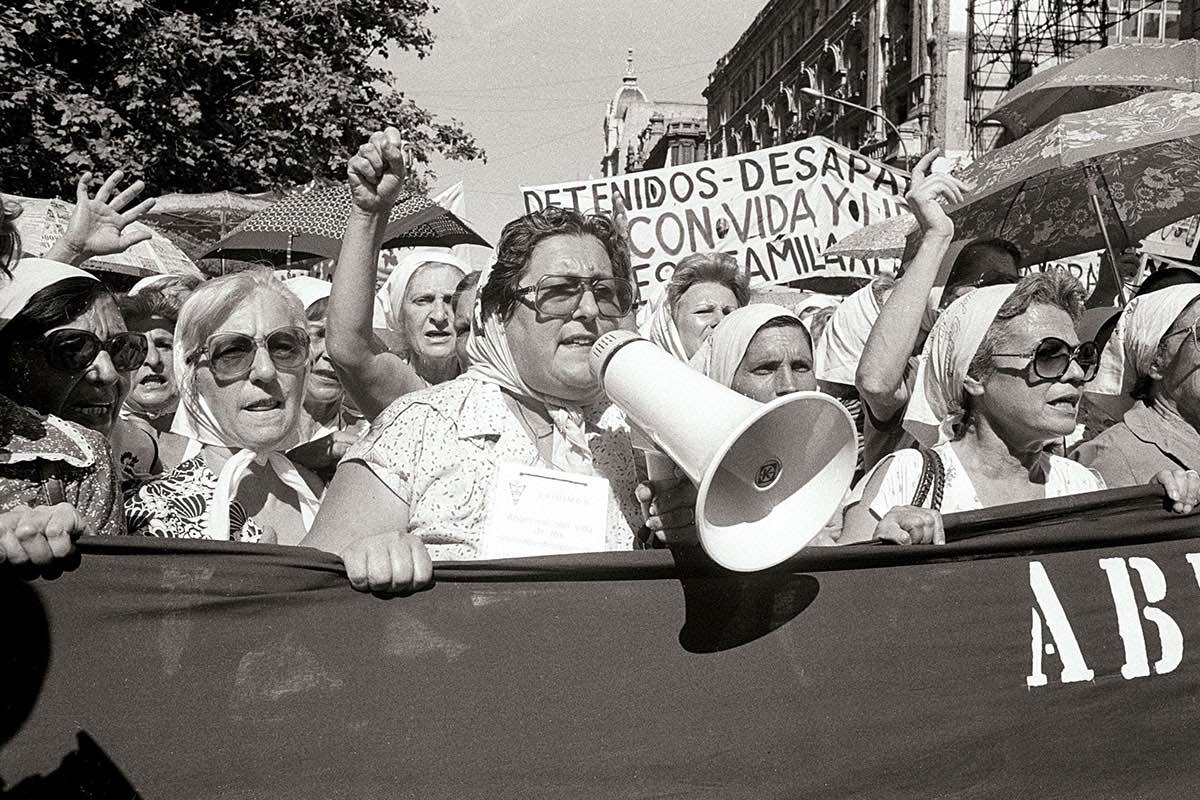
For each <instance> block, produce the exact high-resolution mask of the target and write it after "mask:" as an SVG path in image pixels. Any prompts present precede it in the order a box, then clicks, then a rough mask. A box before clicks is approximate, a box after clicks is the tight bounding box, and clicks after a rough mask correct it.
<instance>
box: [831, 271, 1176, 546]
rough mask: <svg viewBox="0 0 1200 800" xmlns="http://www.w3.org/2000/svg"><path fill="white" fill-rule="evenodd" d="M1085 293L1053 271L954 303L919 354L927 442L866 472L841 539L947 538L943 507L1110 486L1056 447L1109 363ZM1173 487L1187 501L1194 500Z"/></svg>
mask: <svg viewBox="0 0 1200 800" xmlns="http://www.w3.org/2000/svg"><path fill="white" fill-rule="evenodd" d="M1083 298H1084V291H1083V287H1082V286H1081V285H1080V284H1079V282H1078V281H1077V280H1075V278H1073V277H1071V276H1070V275H1068V274H1066V273H1064V272H1044V273H1034V274H1032V275H1028V276H1026V277H1025V278H1022V279H1021V281H1020V282H1019V283H1017V284H1016V285H1015V286H1013V285H1002V286H989V287H984V288H980V289H976V290H975V291H973V292H971V293H969V294H967V295H964V296H963V297H960V298H959V299H957V300H955V301H954V302H953V303H951V304H950V306H949V307H947V309H946V310H945V311H944V312H943V313H942V315H941V316H940V317H939V318H938V321H937V323H935V324H934V326H933V330H932V331H931V332H930V335H929V338H928V340H926V342H925V347H924V349H923V351H922V353H921V356H920V358H919V359H918V366H917V378H916V383H915V385H914V388H913V393H912V396H911V399H910V400H909V404H908V409H907V411H906V412H905V416H904V427H905V430H906V431H908V432H909V433H910V434H912V435H913V436H914V437H915V438H916V439H917V441H918V442H919V443H920V444H921V449H909V450H901V451H898V452H896V453H893V454H892V455H890V456H888V457H886V458H884V459H883V460H882V461H880V462H879V464H878V465H877V466H876V467H875V469H874V470H872V471H871V472H870V473H869V474H868V475H867V476H866V477H865V478H864V479H863V480H862V482H860V484H859V486H858V487H856V488H855V491H854V492H853V493H852V495H851V502H850V503H849V504H848V505H847V510H846V515H845V528H844V531H843V535H842V536H841V538H840V539H839V543H841V544H849V543H854V542H860V541H867V540H870V539H872V538H874V539H882V540H888V541H893V542H897V543H900V544H910V543H912V544H930V543H941V541H942V540H943V534H942V526H941V520H940V514H942V513H949V512H955V511H968V510H972V509H978V508H986V507H989V506H996V505H1002V504H1005V503H1015V502H1020V501H1023V500H1037V499H1042V498H1051V497H1064V496H1067V495H1072V494H1080V493H1084V492H1092V491H1098V490H1101V489H1103V488H1105V484H1104V481H1103V479H1102V478H1101V477H1100V476H1099V475H1098V474H1096V473H1095V472H1093V471H1092V470H1089V469H1087V468H1086V467H1084V466H1083V465H1081V464H1078V463H1076V462H1074V461H1071V460H1069V459H1066V458H1062V457H1060V456H1057V455H1054V454H1052V453H1051V452H1049V450H1048V446H1049V445H1051V444H1054V443H1056V442H1059V441H1060V440H1061V439H1062V438H1063V437H1064V436H1067V435H1069V434H1070V433H1071V432H1072V431H1074V429H1075V418H1076V412H1077V410H1078V407H1079V401H1080V398H1081V397H1082V395H1083V387H1084V384H1085V383H1086V382H1087V381H1089V380H1091V379H1092V378H1093V377H1095V375H1096V371H1097V369H1098V368H1099V365H1100V353H1099V351H1098V349H1097V348H1096V346H1095V344H1094V343H1092V342H1082V343H1081V342H1080V341H1079V339H1078V336H1077V335H1076V332H1075V325H1074V320H1075V319H1077V318H1078V317H1079V314H1080V313H1081V312H1082V308H1083ZM1171 483H1172V484H1174V481H1172V482H1171ZM1182 485H1183V486H1187V481H1186V480H1185V481H1184V482H1183V483H1182ZM1168 490H1169V492H1177V493H1178V490H1177V489H1175V488H1174V487H1173V486H1168ZM1172 497H1173V499H1177V500H1184V501H1185V502H1186V509H1187V510H1190V508H1191V506H1193V505H1195V503H1196V498H1195V497H1192V498H1191V499H1190V500H1188V499H1187V498H1176V497H1174V495H1172ZM1184 508H1185V505H1184V504H1177V506H1176V510H1178V511H1183V510H1184Z"/></svg>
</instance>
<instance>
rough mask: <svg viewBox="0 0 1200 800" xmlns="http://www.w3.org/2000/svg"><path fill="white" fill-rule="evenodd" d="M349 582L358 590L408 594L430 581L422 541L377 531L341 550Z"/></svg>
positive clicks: (427, 556) (427, 584)
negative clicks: (377, 532)
mask: <svg viewBox="0 0 1200 800" xmlns="http://www.w3.org/2000/svg"><path fill="white" fill-rule="evenodd" d="M341 555H342V563H343V564H345V565H346V575H347V577H349V578H350V585H351V586H353V587H354V588H355V589H357V590H358V591H360V592H373V593H377V594H408V593H410V592H417V591H420V590H421V589H426V588H428V587H429V586H431V585H432V584H433V562H432V561H431V560H430V559H429V551H428V550H426V549H425V543H424V542H422V541H421V540H420V539H419V538H417V537H416V536H413V535H412V534H408V533H399V534H397V533H379V534H376V535H374V536H368V537H366V538H364V539H359V540H358V541H356V542H354V543H353V544H351V545H350V546H349V547H347V548H346V549H345V550H343V551H342V553H341Z"/></svg>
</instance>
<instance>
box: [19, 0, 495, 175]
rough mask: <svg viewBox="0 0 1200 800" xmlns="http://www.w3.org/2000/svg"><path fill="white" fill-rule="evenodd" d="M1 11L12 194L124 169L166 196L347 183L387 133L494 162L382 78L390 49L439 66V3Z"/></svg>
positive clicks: (204, 0)
mask: <svg viewBox="0 0 1200 800" xmlns="http://www.w3.org/2000/svg"><path fill="white" fill-rule="evenodd" d="M0 6H2V7H0V187H3V190H4V191H6V192H12V193H16V194H24V195H29V196H40V197H45V196H54V195H59V194H62V193H63V192H64V191H69V190H70V187H71V186H72V184H73V182H74V180H75V178H76V176H78V174H79V173H80V172H81V171H83V170H93V171H95V172H107V171H109V170H112V169H115V168H122V169H125V170H127V171H128V172H129V173H131V174H132V175H133V176H136V177H140V178H142V179H143V180H145V181H146V183H147V184H148V186H149V189H150V191H151V192H156V193H158V192H169V191H184V192H201V191H215V190H219V189H232V190H236V191H248V192H252V191H261V190H264V189H272V188H284V187H287V186H290V185H294V184H297V183H304V182H307V181H309V180H310V179H312V178H318V179H322V178H326V179H333V180H341V179H342V177H343V176H344V170H345V159H346V157H347V156H348V154H350V153H351V152H353V151H354V150H355V149H356V148H357V147H358V146H359V145H360V144H361V143H362V142H363V140H364V138H365V136H366V135H367V134H368V133H369V132H370V131H372V130H376V129H378V128H380V127H382V126H384V125H389V124H390V125H395V126H396V127H397V128H399V129H400V130H401V132H402V133H403V134H404V135H405V138H406V139H408V140H410V141H412V142H413V144H414V151H415V153H416V158H417V160H418V161H420V162H424V163H426V164H427V163H428V161H429V158H430V156H432V155H433V154H434V153H439V154H441V155H443V156H445V157H447V158H452V159H474V158H481V157H483V152H482V150H480V149H479V147H478V146H477V145H476V143H475V140H474V138H473V137H472V136H471V135H470V134H469V133H467V132H466V131H464V130H463V128H462V126H461V125H460V124H458V123H457V122H454V121H449V122H446V121H441V120H439V119H437V118H436V117H435V116H434V115H433V114H431V113H430V112H428V111H426V110H425V109H423V108H421V107H420V106H418V105H417V104H416V103H414V102H413V101H412V100H411V99H409V98H407V97H406V96H405V95H404V93H403V92H402V91H401V90H400V89H398V88H396V83H395V82H396V76H395V75H393V74H391V73H390V72H389V71H388V70H387V69H386V68H385V67H384V66H383V64H384V56H385V55H386V53H387V52H388V51H389V48H391V49H399V50H408V51H411V52H415V53H416V54H417V55H418V56H420V57H424V56H425V55H427V54H428V52H429V50H430V48H431V47H432V44H433V37H432V34H431V33H430V31H429V29H428V28H427V27H426V26H425V24H424V22H423V20H424V18H425V17H426V15H428V14H430V13H434V12H436V9H435V8H434V7H433V6H432V4H431V3H430V2H429V1H428V0H349V1H348V0H237V1H236V2H235V1H234V0H220V1H219V2H214V0H191V1H190V2H189V0H155V2H146V0H24V2H23V3H22V2H20V0H18V2H17V3H15V4H0ZM426 175H429V173H428V172H427V173H426Z"/></svg>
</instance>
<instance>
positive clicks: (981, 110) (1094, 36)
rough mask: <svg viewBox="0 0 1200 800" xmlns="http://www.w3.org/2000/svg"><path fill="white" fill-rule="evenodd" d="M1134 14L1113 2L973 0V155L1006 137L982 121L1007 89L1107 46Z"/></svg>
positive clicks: (969, 20) (970, 57)
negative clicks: (1117, 25) (1114, 27)
mask: <svg viewBox="0 0 1200 800" xmlns="http://www.w3.org/2000/svg"><path fill="white" fill-rule="evenodd" d="M1158 1H1159V0H1152V2H1158ZM1120 7H1121V8H1122V9H1125V8H1127V6H1125V5H1124V4H1121V6H1120ZM1130 13H1131V12H1129V11H1126V10H1123V11H1114V10H1113V9H1111V8H1110V7H1109V2H1108V0H967V24H968V30H969V34H968V40H967V80H966V100H967V124H968V126H969V130H970V134H971V155H972V157H978V156H980V155H982V154H983V153H985V152H987V151H988V150H990V149H991V148H992V147H993V145H994V144H995V143H996V139H997V138H998V137H999V136H1000V134H1001V130H1000V128H998V127H996V126H994V125H982V124H981V123H982V121H983V118H984V117H985V116H987V114H988V112H989V111H991V110H992V108H993V107H994V106H995V105H996V102H997V101H998V100H999V99H1000V98H1001V97H1002V96H1003V95H1004V93H1005V92H1006V91H1008V90H1009V89H1011V88H1012V87H1013V86H1015V85H1017V84H1018V83H1020V82H1021V81H1022V80H1024V79H1025V78H1027V77H1029V76H1030V75H1031V74H1033V73H1034V72H1035V71H1037V70H1038V68H1040V67H1044V66H1046V65H1048V64H1054V63H1057V62H1059V61H1062V60H1065V59H1069V58H1074V57H1076V56H1080V55H1083V54H1084V53H1088V52H1091V51H1092V50H1095V49H1097V48H1100V47H1103V46H1104V45H1106V44H1107V43H1108V31H1109V29H1110V26H1112V25H1113V24H1114V23H1118V22H1120V21H1122V20H1123V19H1124V18H1126V17H1128V16H1129V15H1130ZM1132 13H1137V12H1136V11H1134V12H1132Z"/></svg>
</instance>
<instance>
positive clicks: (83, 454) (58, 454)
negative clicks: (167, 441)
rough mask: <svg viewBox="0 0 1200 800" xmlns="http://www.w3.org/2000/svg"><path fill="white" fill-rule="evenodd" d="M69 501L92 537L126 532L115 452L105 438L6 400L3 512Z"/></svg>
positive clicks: (1, 443)
mask: <svg viewBox="0 0 1200 800" xmlns="http://www.w3.org/2000/svg"><path fill="white" fill-rule="evenodd" d="M59 502H66V503H70V504H71V505H73V506H75V509H76V510H77V511H78V512H79V513H80V514H81V515H82V516H83V518H84V520H85V521H86V522H87V524H88V529H89V531H90V532H92V533H96V534H100V535H105V536H112V535H120V534H123V533H125V514H124V513H123V510H122V507H121V492H120V487H119V486H118V485H117V473H116V471H115V470H114V469H113V457H112V451H111V450H110V449H109V447H108V442H107V441H106V440H105V438H104V437H103V436H101V435H100V434H98V433H96V432H95V431H90V430H88V429H86V428H84V427H82V426H80V425H76V424H75V423H73V422H67V421H66V420H62V419H59V418H58V417H55V416H43V415H41V414H38V413H36V412H34V411H32V410H30V409H28V408H25V407H24V406H21V405H18V404H17V403H15V402H13V401H12V400H10V399H9V398H7V397H5V396H3V395H0V511H8V510H9V509H11V508H13V507H14V506H18V505H27V506H42V505H51V504H53V503H59Z"/></svg>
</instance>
